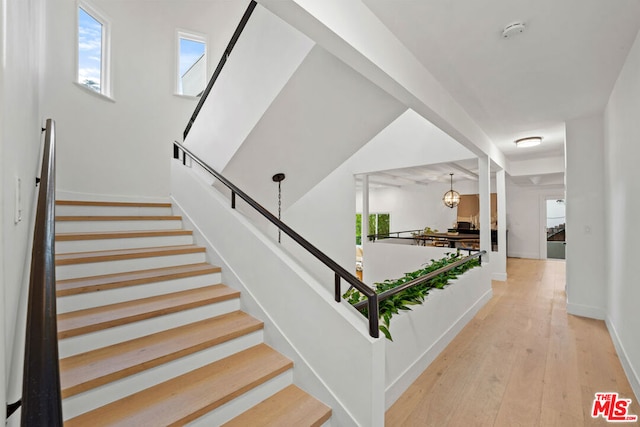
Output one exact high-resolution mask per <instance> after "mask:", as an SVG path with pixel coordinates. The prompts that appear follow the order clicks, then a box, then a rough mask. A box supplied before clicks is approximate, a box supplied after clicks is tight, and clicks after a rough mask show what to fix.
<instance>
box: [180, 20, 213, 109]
mask: <svg viewBox="0 0 640 427" xmlns="http://www.w3.org/2000/svg"><path fill="white" fill-rule="evenodd" d="M177 63H178V81H177V92H178V94H180V95H188V96H200V95H202V92H203V91H204V89H205V87H206V86H207V42H206V39H205V37H203V36H200V35H196V34H188V33H183V32H178V61H177Z"/></svg>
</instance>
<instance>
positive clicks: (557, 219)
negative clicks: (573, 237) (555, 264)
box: [546, 198, 567, 259]
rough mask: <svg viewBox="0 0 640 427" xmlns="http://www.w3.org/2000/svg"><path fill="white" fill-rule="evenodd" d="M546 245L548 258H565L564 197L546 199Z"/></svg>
mask: <svg viewBox="0 0 640 427" xmlns="http://www.w3.org/2000/svg"><path fill="white" fill-rule="evenodd" d="M546 211H547V224H546V245H547V258H548V259H565V252H566V244H567V243H566V231H565V229H566V222H567V221H566V204H565V199H564V198H548V199H547V200H546Z"/></svg>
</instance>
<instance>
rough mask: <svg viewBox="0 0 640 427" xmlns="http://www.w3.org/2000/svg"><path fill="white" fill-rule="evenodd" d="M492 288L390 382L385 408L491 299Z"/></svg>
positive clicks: (393, 401) (391, 403) (388, 406)
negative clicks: (400, 374)
mask: <svg viewBox="0 0 640 427" xmlns="http://www.w3.org/2000/svg"><path fill="white" fill-rule="evenodd" d="M492 296H493V290H492V289H489V290H488V291H487V292H485V293H484V294H483V295H482V296H481V297H480V298H478V300H477V301H476V302H475V303H474V304H473V305H472V306H471V307H469V308H468V309H467V311H465V312H464V313H463V314H462V315H461V316H460V317H459V318H458V320H456V321H455V322H454V323H453V324H452V325H451V326H449V328H448V329H447V330H446V331H445V332H444V333H443V334H442V335H441V336H440V338H438V339H437V340H436V341H435V342H434V343H433V344H432V345H431V346H430V347H429V348H428V349H427V350H426V351H425V352H424V353H423V354H422V355H421V356H420V357H419V358H418V359H417V360H416V361H415V362H414V363H413V364H412V365H411V366H409V367H408V368H407V369H406V370H405V371H404V373H403V374H402V376H401V377H399V378H398V379H397V380H396V381H394V382H393V383H392V384H390V385H389V386H388V387H387V389H386V390H385V410H388V409H389V408H390V407H391V405H393V404H394V403H395V401H396V400H398V398H399V397H400V396H401V395H402V393H404V392H405V391H406V390H407V388H409V386H410V385H411V384H412V383H413V382H414V381H415V380H416V379H417V378H418V377H419V376H420V374H422V373H423V372H424V371H425V369H427V367H428V366H429V365H430V364H431V362H433V361H434V360H435V358H436V357H438V355H439V354H440V353H441V352H442V350H444V349H445V348H446V347H447V345H449V343H450V342H451V341H453V339H454V338H455V337H456V335H458V333H460V331H461V330H462V328H464V327H465V326H466V325H467V323H469V321H471V319H473V317H474V316H475V315H476V313H477V312H478V311H479V310H480V309H481V308H482V307H483V306H484V305H485V304H486V303H487V302H488V301H489V300H490V299H491V297H492Z"/></svg>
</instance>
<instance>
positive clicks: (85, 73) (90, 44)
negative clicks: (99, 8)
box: [76, 2, 109, 95]
mask: <svg viewBox="0 0 640 427" xmlns="http://www.w3.org/2000/svg"><path fill="white" fill-rule="evenodd" d="M108 43H109V25H108V22H107V21H106V20H105V19H104V18H103V17H102V16H100V14H99V13H97V12H96V11H95V10H94V9H93V8H92V7H90V6H89V5H88V4H86V3H84V2H81V3H80V5H79V7H78V64H77V65H78V66H77V76H76V81H77V82H78V83H79V84H81V85H83V86H84V87H87V88H89V89H91V90H93V91H95V92H97V93H101V94H103V95H109V76H108V69H109V68H108V56H109V55H108V53H109V51H108Z"/></svg>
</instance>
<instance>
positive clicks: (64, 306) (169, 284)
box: [57, 273, 222, 313]
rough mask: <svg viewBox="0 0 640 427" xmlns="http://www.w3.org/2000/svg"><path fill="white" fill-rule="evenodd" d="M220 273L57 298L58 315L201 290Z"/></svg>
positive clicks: (214, 281)
mask: <svg viewBox="0 0 640 427" xmlns="http://www.w3.org/2000/svg"><path fill="white" fill-rule="evenodd" d="M221 276H222V275H221V274H220V273H211V274H203V275H199V276H193V277H184V278H181V279H173V280H163V281H160V282H152V283H146V284H142V285H133V286H124V287H121V288H115V289H106V290H101V291H98V292H97V293H96V292H87V293H83V294H75V295H68V296H63V297H58V299H57V310H58V313H67V312H69V311H76V310H83V309H85V308H92V307H99V306H103V305H107V304H116V303H119V302H125V301H130V300H133V299H140V298H146V297H152V296H156V295H165V294H169V293H171V292H177V291H183V290H187V289H195V288H201V287H203V286H209V285H215V284H218V283H220V282H221Z"/></svg>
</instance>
